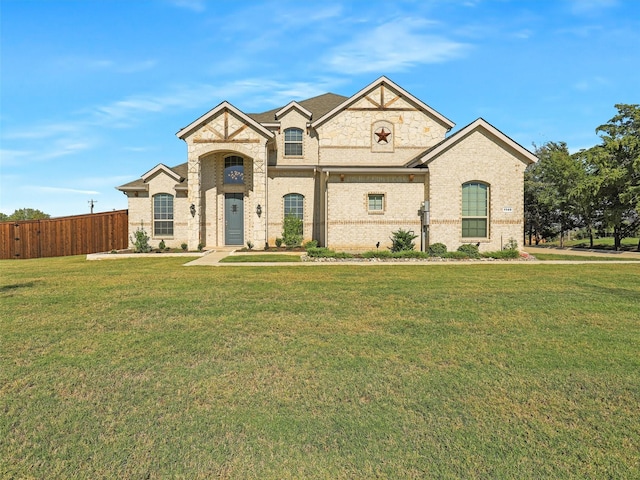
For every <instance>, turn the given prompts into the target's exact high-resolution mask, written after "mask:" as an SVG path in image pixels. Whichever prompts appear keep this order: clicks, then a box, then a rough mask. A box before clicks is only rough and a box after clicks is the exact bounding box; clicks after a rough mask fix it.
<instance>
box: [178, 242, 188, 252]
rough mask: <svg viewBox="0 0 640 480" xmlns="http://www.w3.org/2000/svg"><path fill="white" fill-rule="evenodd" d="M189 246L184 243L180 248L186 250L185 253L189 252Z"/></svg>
mask: <svg viewBox="0 0 640 480" xmlns="http://www.w3.org/2000/svg"><path fill="white" fill-rule="evenodd" d="M187 246H188V245H187V244H186V243H183V244H182V245H180V248H182V250H184V251H185V252H186V251H187Z"/></svg>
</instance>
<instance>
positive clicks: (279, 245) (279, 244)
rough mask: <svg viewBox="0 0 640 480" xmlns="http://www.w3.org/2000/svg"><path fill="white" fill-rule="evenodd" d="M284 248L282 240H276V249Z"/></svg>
mask: <svg viewBox="0 0 640 480" xmlns="http://www.w3.org/2000/svg"><path fill="white" fill-rule="evenodd" d="M281 246H282V239H281V238H280V237H278V238H276V247H278V248H280V247H281Z"/></svg>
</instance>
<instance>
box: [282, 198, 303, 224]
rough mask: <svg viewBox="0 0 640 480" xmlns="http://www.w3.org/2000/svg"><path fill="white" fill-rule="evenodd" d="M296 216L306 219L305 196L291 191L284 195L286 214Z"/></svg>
mask: <svg viewBox="0 0 640 480" xmlns="http://www.w3.org/2000/svg"><path fill="white" fill-rule="evenodd" d="M289 215H291V216H294V217H296V218H299V219H300V220H303V219H304V197H303V196H302V195H300V194H299V193H289V194H287V195H285V196H284V216H285V217H286V216H289Z"/></svg>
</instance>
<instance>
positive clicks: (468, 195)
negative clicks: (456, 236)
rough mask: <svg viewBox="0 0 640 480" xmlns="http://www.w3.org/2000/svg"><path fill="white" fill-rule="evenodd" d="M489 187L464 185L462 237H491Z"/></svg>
mask: <svg viewBox="0 0 640 480" xmlns="http://www.w3.org/2000/svg"><path fill="white" fill-rule="evenodd" d="M488 225H489V186H488V185H487V184H485V183H480V182H468V183H464V184H463V185H462V237H463V238H487V237H488V236H489V230H488Z"/></svg>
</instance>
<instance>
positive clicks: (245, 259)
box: [220, 253, 300, 263]
mask: <svg viewBox="0 0 640 480" xmlns="http://www.w3.org/2000/svg"><path fill="white" fill-rule="evenodd" d="M253 262H261V263H264V262H278V263H282V262H300V254H297V255H292V254H286V253H264V254H260V253H252V254H248V255H229V256H228V257H224V258H222V259H221V260H220V263H253Z"/></svg>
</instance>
